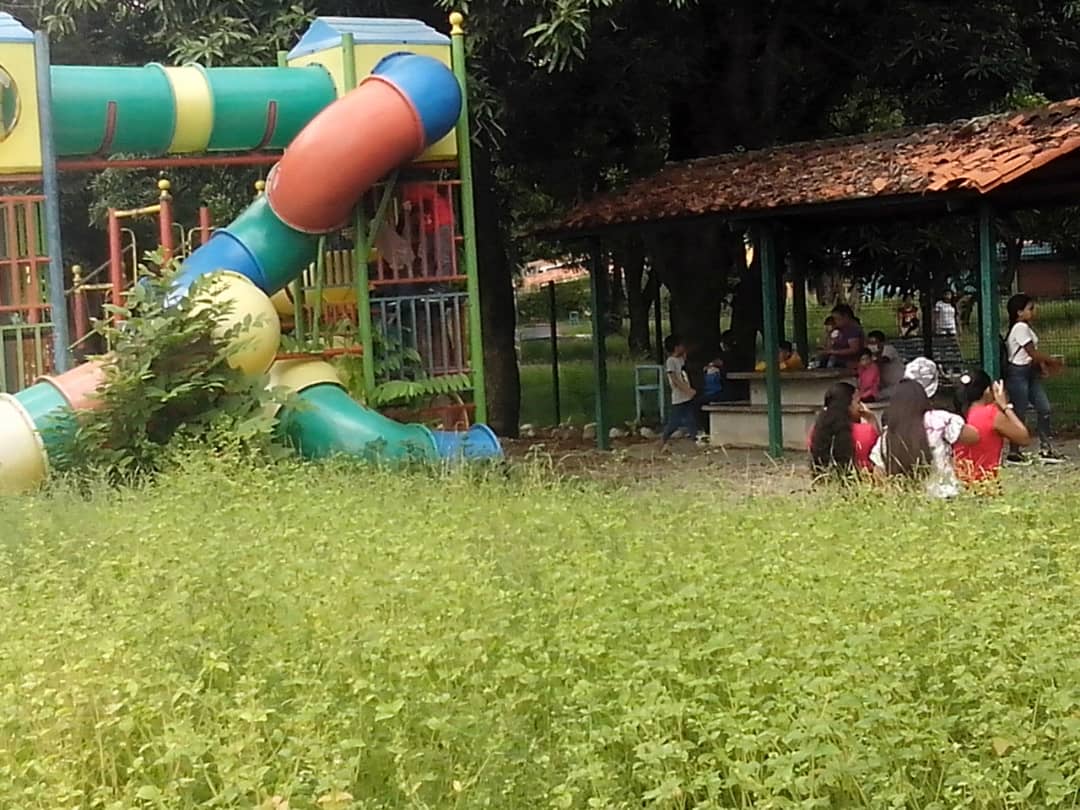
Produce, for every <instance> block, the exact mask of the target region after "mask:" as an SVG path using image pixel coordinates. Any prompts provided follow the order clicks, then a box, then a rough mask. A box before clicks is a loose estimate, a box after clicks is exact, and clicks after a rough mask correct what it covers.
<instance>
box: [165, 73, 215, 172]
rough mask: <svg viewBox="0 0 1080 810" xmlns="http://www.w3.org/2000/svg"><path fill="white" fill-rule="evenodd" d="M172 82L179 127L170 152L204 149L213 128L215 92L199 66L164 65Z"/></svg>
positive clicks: (178, 152)
mask: <svg viewBox="0 0 1080 810" xmlns="http://www.w3.org/2000/svg"><path fill="white" fill-rule="evenodd" d="M163 70H164V71H165V75H166V77H168V79H169V84H170V85H172V91H173V99H174V101H175V104H176V128H175V129H174V130H173V139H172V143H171V144H169V149H168V151H169V153H170V154H175V155H182V154H187V153H191V152H205V151H206V147H207V145H209V143H210V133H211V132H213V130H214V96H213V94H212V93H211V92H210V84H209V83H208V82H207V80H206V73H205V72H204V71H203V69H202V68H200V67H194V66H188V67H166V68H163Z"/></svg>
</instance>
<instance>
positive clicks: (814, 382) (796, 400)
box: [727, 368, 855, 408]
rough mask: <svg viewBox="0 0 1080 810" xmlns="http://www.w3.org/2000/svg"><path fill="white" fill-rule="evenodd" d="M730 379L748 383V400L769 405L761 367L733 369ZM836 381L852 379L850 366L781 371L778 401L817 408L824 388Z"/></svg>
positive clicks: (852, 381)
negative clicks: (759, 369) (742, 369)
mask: <svg viewBox="0 0 1080 810" xmlns="http://www.w3.org/2000/svg"><path fill="white" fill-rule="evenodd" d="M727 377H728V379H729V380H746V381H749V383H750V404H751V405H768V404H769V397H768V394H767V393H766V389H765V372H764V371H733V372H731V373H730V374H728V375H727ZM838 382H850V383H852V384H854V382H855V371H854V369H849V368H821V369H808V370H806V371H781V372H780V401H781V402H782V403H783V404H784V405H810V406H813V407H815V408H820V407H822V405H824V404H825V392H826V391H828V390H829V388H831V387H832V386H833V385H834V384H835V383H838Z"/></svg>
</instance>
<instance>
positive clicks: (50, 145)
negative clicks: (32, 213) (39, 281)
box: [8, 31, 71, 373]
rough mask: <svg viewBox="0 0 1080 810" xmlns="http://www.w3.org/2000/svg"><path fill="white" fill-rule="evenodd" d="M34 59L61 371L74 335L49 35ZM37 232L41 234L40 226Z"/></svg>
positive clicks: (39, 41)
mask: <svg viewBox="0 0 1080 810" xmlns="http://www.w3.org/2000/svg"><path fill="white" fill-rule="evenodd" d="M34 58H35V60H36V61H37V85H38V87H37V91H38V98H37V100H38V122H39V124H40V129H41V181H42V186H43V189H44V194H45V238H46V242H47V244H48V250H49V320H51V321H52V338H53V365H54V366H55V368H56V370H57V371H59V372H61V373H62V372H65V371H67V370H68V369H70V368H71V348H70V347H71V335H70V334H69V330H68V306H67V295H66V293H65V292H64V251H63V244H62V242H61V238H60V175H59V172H58V171H57V168H56V142H55V140H54V132H53V103H52V80H51V78H50V73H49V58H50V57H49V38H48V36H47V35H46V34H44V33H43V32H41V31H37V32H36V33H35V34H34ZM38 233H41V231H40V229H39V230H38ZM8 251H9V252H10V254H11V257H12V258H15V257H16V256H17V255H18V249H17V248H16V247H15V246H10V247H9V248H8ZM17 266H18V265H17V264H16V263H12V270H13V271H16V268H17ZM20 356H21V354H20ZM40 367H41V366H39V368H40Z"/></svg>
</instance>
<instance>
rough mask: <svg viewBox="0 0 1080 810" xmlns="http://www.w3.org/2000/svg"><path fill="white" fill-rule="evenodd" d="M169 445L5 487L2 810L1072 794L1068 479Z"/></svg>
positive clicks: (861, 800) (1078, 746)
mask: <svg viewBox="0 0 1080 810" xmlns="http://www.w3.org/2000/svg"><path fill="white" fill-rule="evenodd" d="M1055 483H1056V484H1057V487H1056V490H1055V492H1056V493H1057V494H1056V496H1055V497H1053V498H1049V499H1045V498H1044V499H1036V498H1035V487H1034V486H1032V487H1030V488H1029V487H1026V486H1024V485H1022V484H1019V483H1017V482H1010V485H1009V489H1010V490H1012V491H1011V493H1010V494H1009V495H1007V496H1006V497H1004V498H1002V499H998V500H992V501H978V500H963V501H961V502H958V503H955V504H941V503H928V502H924V501H923V500H921V499H919V498H902V497H890V498H878V497H874V496H869V495H867V496H857V497H851V496H850V495H848V494H839V493H837V494H834V493H831V492H828V491H820V492H816V493H814V495H813V496H812V497H811V496H806V497H804V496H797V495H787V496H784V497H776V498H772V499H767V500H763V499H758V500H747V499H736V498H734V497H726V496H725V495H724V492H725V488H724V485H723V482H722V480H720V481H718V480H716V479H715V478H713V479H712V480H709V481H704V482H701V483H699V484H693V483H691V484H689V486H688V487H687V488H678V489H673V488H670V486H669V487H661V486H647V487H645V488H637V489H634V490H627V489H624V488H621V487H620V486H618V485H614V484H613V485H609V486H604V485H601V484H597V483H582V482H571V481H564V482H559V481H556V480H553V479H551V478H550V476H549V475H548V474H546V473H544V472H543V470H542V469H540V468H536V467H525V468H517V469H515V470H509V471H503V470H498V469H493V470H491V471H490V472H488V473H474V474H468V473H466V474H459V475H450V476H439V475H435V474H427V473H423V472H415V473H401V474H393V473H390V472H380V471H378V470H359V469H356V468H353V467H347V466H336V465H307V466H304V465H299V464H291V463H290V464H286V465H283V466H281V467H278V468H275V469H269V470H268V469H264V468H250V467H248V466H246V465H244V464H242V463H238V462H236V461H234V460H230V459H224V460H218V461H214V460H210V461H205V460H194V461H192V462H191V463H190V464H189V465H188V468H187V469H184V470H180V471H178V472H176V473H174V474H172V475H171V476H170V477H168V478H166V479H165V480H162V481H161V482H160V483H159V484H158V485H156V486H154V487H151V488H146V489H143V490H139V491H132V492H126V493H125V492H121V493H117V492H107V491H102V492H98V493H93V494H91V495H90V496H89V497H86V496H84V495H77V494H72V493H63V492H59V493H56V494H53V495H44V496H40V497H36V498H21V499H9V500H6V501H3V502H2V503H0V510H2V512H3V515H4V521H5V527H4V531H3V534H2V541H0V683H3V684H4V686H3V689H2V690H0V777H2V778H0V806H2V807H12V808H16V807H17V808H27V809H30V808H50V810H51V809H52V808H83V807H86V808H90V807H95V808H96V807H100V808H115V809H116V810H119V809H120V808H170V810H188V809H190V808H210V807H215V808H257V807H264V808H270V807H278V808H281V807H284V806H286V804H285V803H287V806H288V807H289V808H291V810H307V809H308V808H312V809H313V808H327V807H337V808H424V807H426V808H443V807H446V808H450V807H456V808H474V807H476V808H479V807H498V808H537V807H566V808H631V807H635V808H636V807H642V806H648V807H657V808H683V809H688V808H740V807H777V808H779V807H821V808H830V807H922V808H930V807H972V808H1006V807H1009V808H1018V807H1030V808H1036V807H1040V808H1041V807H1051V806H1071V805H1073V804H1075V803H1076V801H1077V800H1078V799H1080V794H1078V789H1080V764H1078V763H1080V737H1078V735H1077V733H1076V731H1077V722H1078V721H1077V716H1078V715H1080V667H1077V666H1076V660H1075V658H1076V655H1075V651H1076V649H1077V648H1078V645H1080V596H1078V595H1077V589H1076V586H1075V582H1074V579H1075V577H1074V575H1073V572H1075V571H1076V570H1078V569H1080V540H1078V537H1080V535H1078V533H1077V523H1078V520H1077V512H1076V507H1075V502H1076V499H1075V498H1074V497H1072V495H1073V494H1074V493H1075V491H1076V488H1077V485H1078V484H1080V481H1078V480H1077V478H1076V477H1075V476H1073V477H1064V478H1061V479H1058V480H1057V481H1056V482H1055Z"/></svg>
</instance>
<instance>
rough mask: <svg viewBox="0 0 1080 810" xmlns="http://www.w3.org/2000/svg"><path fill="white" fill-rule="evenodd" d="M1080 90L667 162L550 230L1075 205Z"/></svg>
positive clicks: (1079, 183)
mask: <svg viewBox="0 0 1080 810" xmlns="http://www.w3.org/2000/svg"><path fill="white" fill-rule="evenodd" d="M1078 149H1080V98H1075V99H1069V100H1066V101H1060V102H1056V103H1053V104H1049V105H1046V106H1044V107H1038V108H1034V109H1030V110H1025V111H1021V112H1014V113H1005V114H1000V115H988V116H983V117H979V118H973V119H967V120H962V121H954V122H952V123H947V124H934V125H930V126H924V127H917V128H909V129H904V130H900V131H895V132H888V133H872V134H867V135H860V136H856V137H848V138H833V139H827V140H821V141H811V142H805V143H795V144H786V145H783V146H776V147H772V148H769V149H760V150H755V151H749V152H736V153H731V154H725V155H719V156H715V157H707V158H700V159H697V160H689V161H685V162H681V163H671V164H668V165H667V166H665V167H664V168H662V169H661V170H660V171H659V172H657V173H655V174H653V175H650V176H648V177H644V178H641V179H639V180H636V181H634V182H633V183H631V184H630V185H629V186H627V187H625V188H623V189H621V190H618V191H613V192H609V193H605V194H601V195H598V196H596V197H595V198H593V199H592V200H589V201H587V202H584V203H582V204H581V205H578V206H577V207H575V208H574V209H573V210H571V211H570V212H569V213H568V214H567V215H566V216H565V217H564V218H563V219H561V220H560V221H558V222H554V223H551V224H549V225H547V226H545V227H544V228H543V229H542V231H541V232H542V233H544V234H547V235H552V236H565V237H573V236H592V235H598V234H600V233H601V232H603V231H607V230H609V229H612V228H617V227H621V226H623V227H625V226H634V227H639V226H641V225H644V224H650V223H661V222H666V221H675V220H683V219H689V218H696V217H705V216H714V217H719V218H727V219H747V220H749V219H776V220H780V219H786V218H805V217H817V218H821V219H835V220H838V221H839V220H852V219H859V218H863V217H869V218H873V217H880V216H894V215H898V214H902V213H912V214H934V213H939V214H943V213H948V212H955V211H957V210H958V209H959V210H963V209H964V208H966V207H967V205H966V203H973V202H975V201H976V200H980V199H981V200H987V201H990V202H991V203H992V204H993V205H994V206H995V207H996V208H999V209H1003V208H1022V207H1030V206H1032V205H1035V204H1041V203H1050V202H1070V201H1073V200H1075V199H1076V197H1077V192H1078V191H1080V155H1077V154H1076V152H1077V150H1078Z"/></svg>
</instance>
